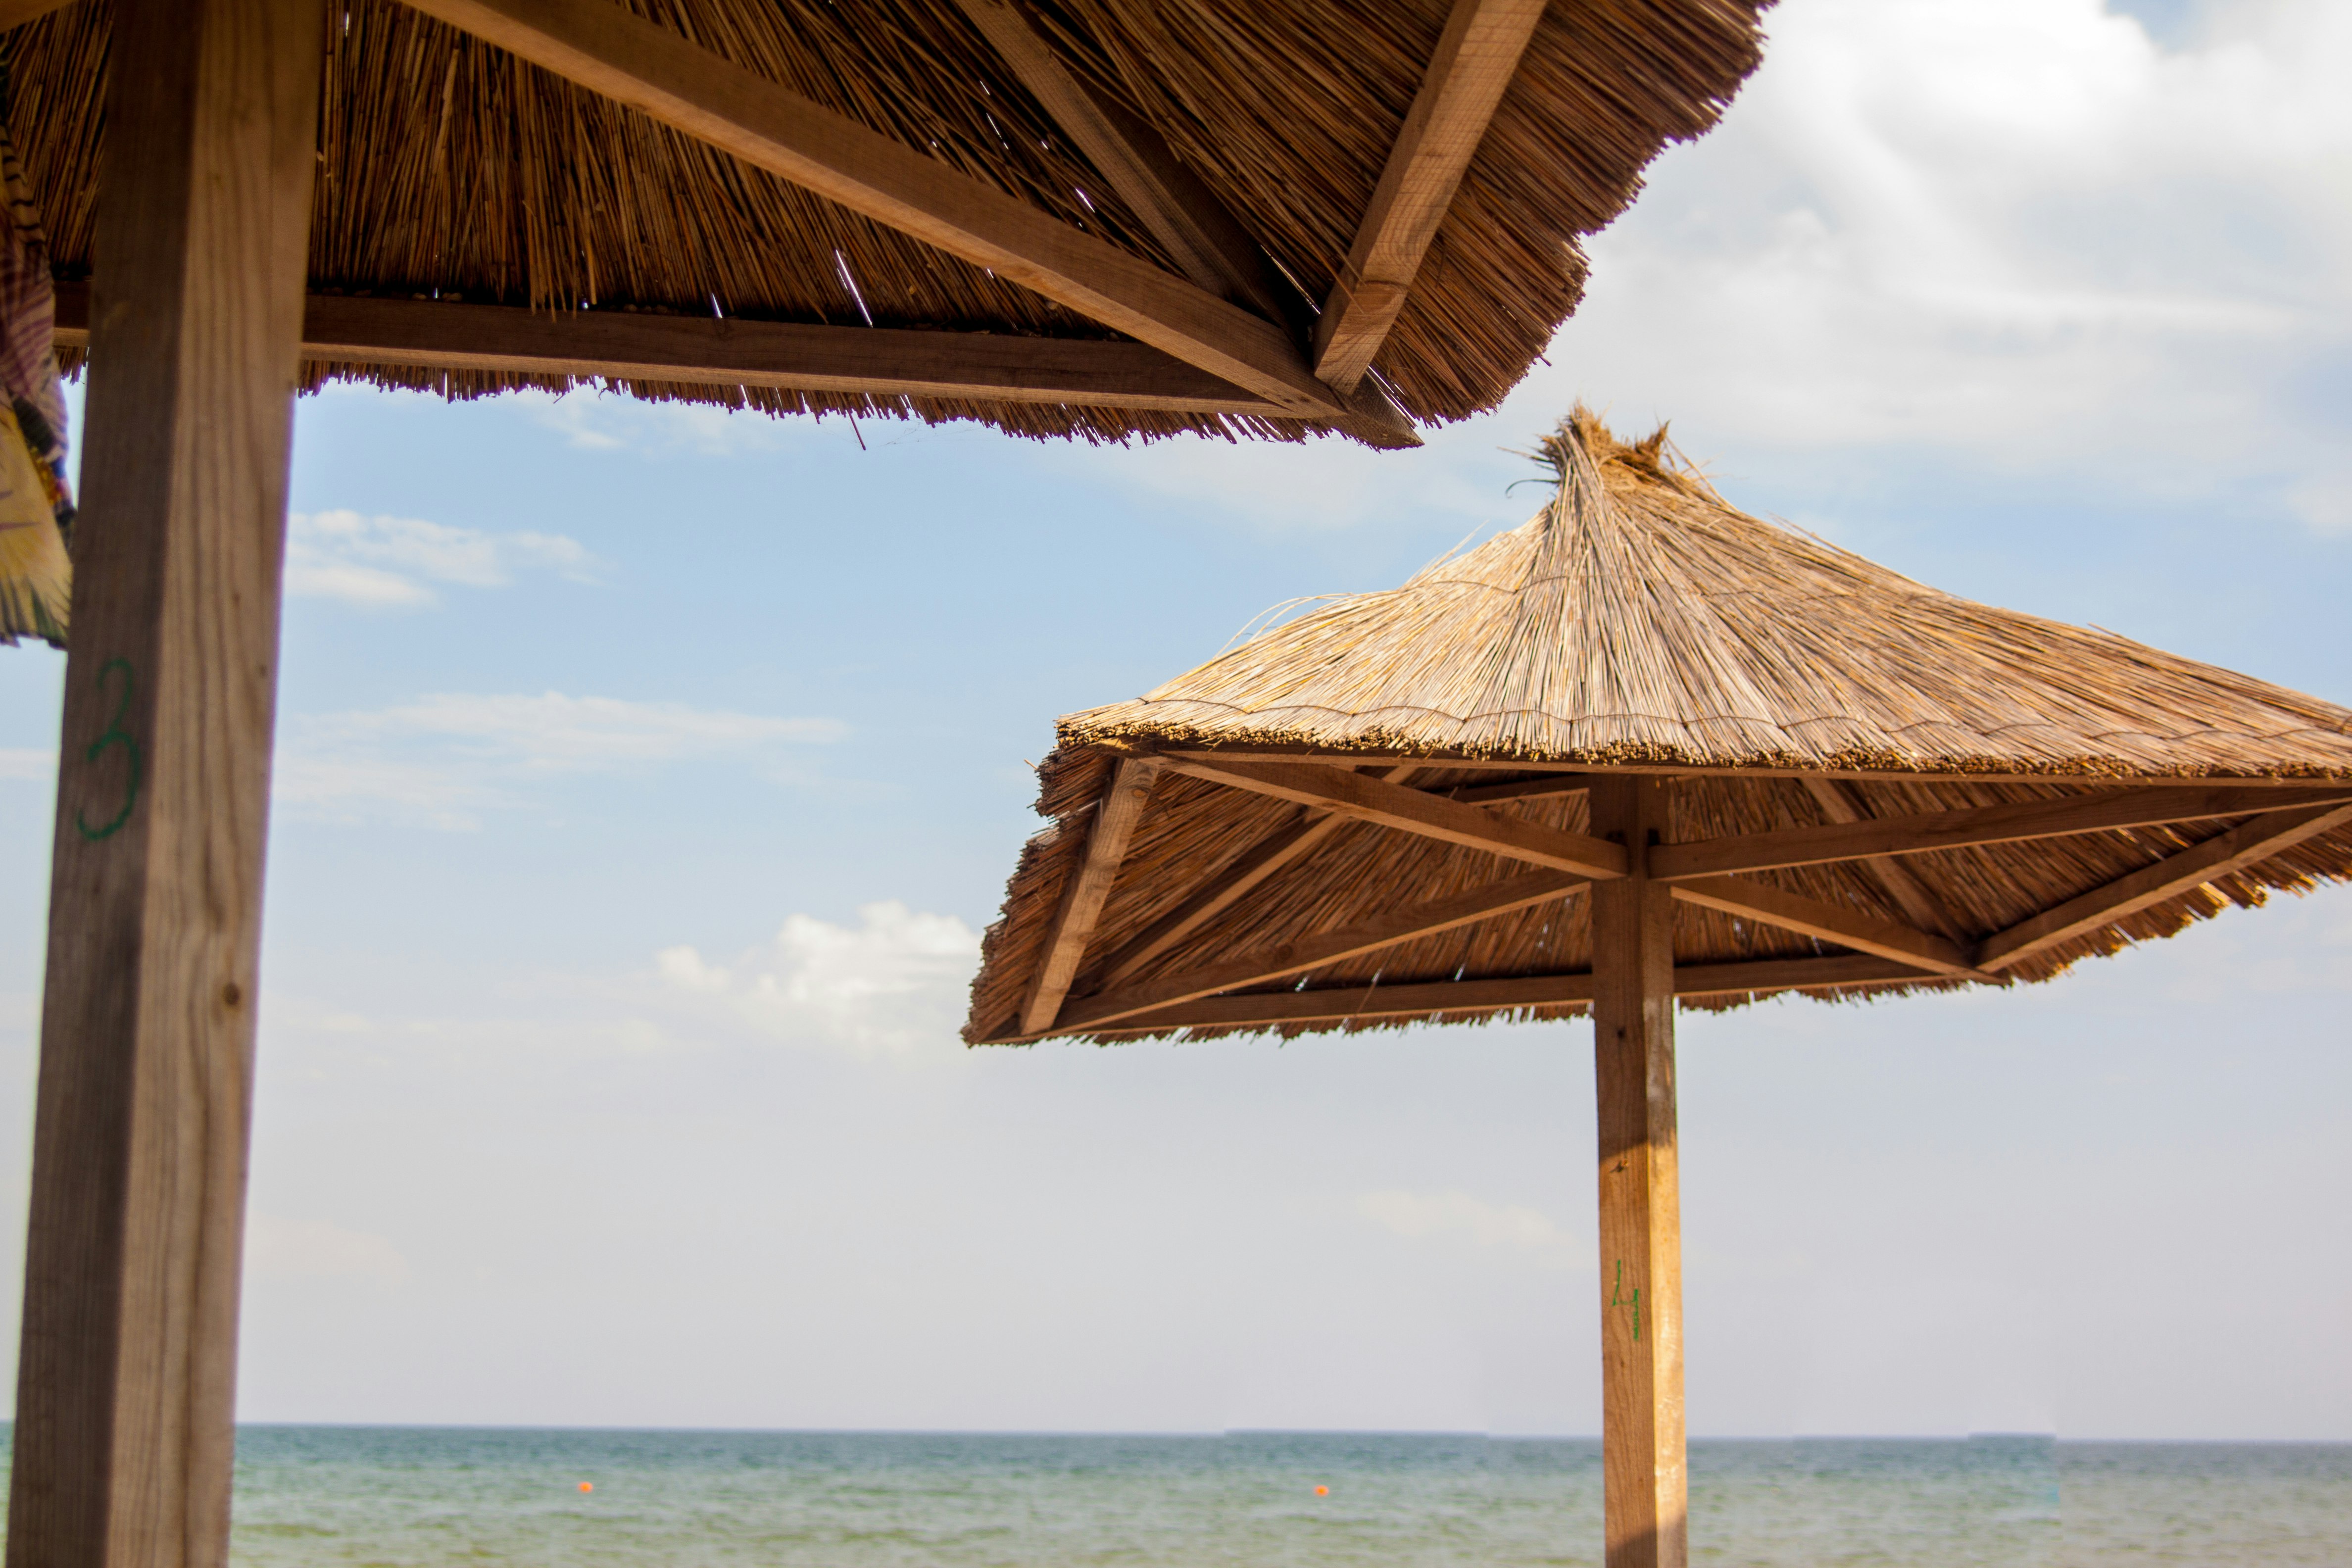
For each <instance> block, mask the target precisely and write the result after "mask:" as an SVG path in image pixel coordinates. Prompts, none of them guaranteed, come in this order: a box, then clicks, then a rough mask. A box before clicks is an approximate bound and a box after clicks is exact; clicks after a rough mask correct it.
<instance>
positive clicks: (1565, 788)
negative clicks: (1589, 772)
mask: <svg viewBox="0 0 2352 1568" xmlns="http://www.w3.org/2000/svg"><path fill="white" fill-rule="evenodd" d="M1591 787H1592V782H1591V780H1590V779H1587V778H1585V777H1584V776H1583V775H1582V774H1580V773H1555V774H1553V775H1552V776H1551V777H1550V778H1548V779H1520V780H1519V781H1517V783H1515V784H1457V785H1456V786H1455V787H1454V788H1453V789H1450V790H1447V791H1446V792H1445V798H1446V799H1448V800H1458V801H1460V802H1462V803H1463V804H1464V805H1492V804H1493V803H1494V802H1496V801H1498V800H1538V799H1547V800H1548V799H1557V798H1558V797H1559V796H1560V795H1583V794H1584V793H1586V792H1587V791H1588V790H1590V789H1591Z"/></svg>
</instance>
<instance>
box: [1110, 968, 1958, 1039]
mask: <svg viewBox="0 0 2352 1568" xmlns="http://www.w3.org/2000/svg"><path fill="white" fill-rule="evenodd" d="M1918 978H1919V972H1918V971H1917V970H1916V969H1914V968H1912V967H1911V966H1910V965H1908V964H1904V963H1892V962H1890V961H1888V960H1886V959H1884V958H1870V957H1866V956H1865V957H1843V958H1780V959H1769V960H1766V961H1762V962H1759V963H1707V964H1693V965H1690V966H1688V967H1685V968H1677V969H1676V970H1675V995H1677V996H1740V995H1750V994H1757V995H1760V994H1766V993H1769V992H1774V991H1793V990H1800V989H1818V988H1824V987H1833V986H1844V985H1883V984H1889V983H1890V982H1891V983H1898V984H1899V983H1900V982H1902V981H1905V980H1916V979H1918ZM1591 1000H1592V976H1591V973H1564V974H1513V975H1504V976H1499V977H1492V978H1487V979H1481V980H1444V981H1434V982H1431V983H1429V984H1412V985H1330V986H1315V987H1312V988H1310V989H1308V990H1305V991H1258V992H1251V993H1248V994H1244V995H1240V996H1204V997H1202V998H1201V999H1200V1000H1199V1001H1197V1002H1186V1003H1183V1004H1181V1005H1178V1006H1174V1007H1168V1008H1162V1009H1160V1010H1159V1011H1157V1012H1152V1013H1147V1014H1145V1015H1143V1016H1140V1017H1138V1018H1133V1019H1130V1020H1129V1026H1132V1027H1135V1028H1139V1029H1145V1028H1149V1029H1180V1028H1203V1029H1230V1028H1246V1027H1249V1026H1265V1027H1268V1028H1272V1027H1276V1026H1280V1025H1284V1024H1314V1023H1333V1022H1344V1021H1347V1020H1349V1019H1363V1020H1368V1021H1369V1020H1374V1019H1381V1018H1421V1017H1433V1016H1438V1015H1441V1014H1443V1015H1444V1016H1447V1017H1449V1018H1462V1017H1466V1016H1472V1015H1475V1014H1480V1013H1497V1012H1507V1011H1511V1010H1514V1009H1517V1008H1521V1007H1561V1006H1572V1005H1578V1004H1580V1003H1589V1002H1591Z"/></svg>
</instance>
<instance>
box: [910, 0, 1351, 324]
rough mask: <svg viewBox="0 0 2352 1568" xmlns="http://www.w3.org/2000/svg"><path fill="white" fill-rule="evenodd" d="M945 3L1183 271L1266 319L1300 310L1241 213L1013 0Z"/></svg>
mask: <svg viewBox="0 0 2352 1568" xmlns="http://www.w3.org/2000/svg"><path fill="white" fill-rule="evenodd" d="M955 3H956V7H957V9H959V10H961V12H962V13H963V14H964V15H965V16H968V17H970V18H971V24H972V26H975V27H977V28H979V29H980V32H981V35H982V37H985V38H986V39H987V40H988V42H989V46H990V47H992V48H993V49H994V50H995V51H996V53H997V56H998V58H1001V59H1003V62H1004V63H1005V65H1006V66H1007V67H1008V68H1010V69H1011V70H1012V72H1013V75H1014V76H1016V77H1018V78H1020V79H1021V85H1022V86H1024V87H1025V88H1027V89H1029V93H1030V96H1031V97H1033V98H1034V99H1035V100H1037V104H1038V107H1039V108H1041V109H1043V110H1045V112H1046V114H1047V115H1048V116H1050V117H1051V118H1052V120H1053V121H1054V124H1055V126H1056V127H1057V128H1058V129H1059V130H1060V131H1061V132H1062V134H1063V135H1065V136H1066V137H1068V138H1069V140H1070V142H1072V143H1073V144H1075V145H1076V148H1077V149H1078V151H1079V152H1081V153H1085V154H1086V157H1087V162H1088V163H1092V164H1093V165H1094V166H1095V168H1096V169H1097V171H1098V172H1100V174H1102V177H1103V179H1104V180H1105V181H1106V182H1108V184H1109V185H1110V188H1111V189H1112V190H1113V191H1115V192H1117V193H1118V197H1119V199H1120V200H1121V201H1123V202H1125V203H1126V204H1127V205H1128V208H1129V210H1130V211H1132V212H1133V213H1134V214H1135V216H1137V217H1138V218H1139V219H1140V220H1141V221H1142V223H1143V226H1145V227H1146V228H1149V229H1150V231H1151V234H1152V237H1153V238H1155V239H1157V240H1159V241H1160V244H1161V245H1163V246H1165V247H1167V249H1168V254H1169V255H1170V256H1171V258H1174V259H1175V262H1176V265H1177V266H1178V267H1179V268H1181V269H1182V270H1183V273H1184V276H1186V277H1187V278H1190V279H1192V281H1193V282H1195V283H1198V284H1199V285H1200V286H1201V287H1202V288H1203V289H1209V290H1211V291H1213V292H1214V293H1218V294H1222V295H1223V296H1224V297H1225V298H1226V299H1228V300H1233V301H1234V303H1235V304H1237V305H1245V306H1248V307H1249V308H1250V309H1252V310H1255V311H1256V312H1257V313H1258V314H1259V315H1261V316H1264V317H1265V318H1266V319H1267V320H1268V321H1284V322H1288V321H1291V320H1292V318H1293V317H1295V316H1298V315H1303V314H1304V313H1305V301H1303V300H1297V298H1296V292H1295V290H1293V289H1291V288H1290V286H1289V285H1288V284H1287V283H1286V282H1285V281H1284V280H1283V279H1282V278H1281V276H1280V275H1279V274H1278V273H1276V271H1275V270H1274V268H1273V267H1272V265H1271V264H1269V263H1268V262H1267V260H1266V258H1265V251H1263V250H1262V249H1260V248H1259V247H1258V243H1257V241H1256V240H1255V239H1253V238H1252V237H1250V233H1249V231H1248V230H1247V229H1245V228H1244V227H1243V226H1242V224H1241V220H1239V219H1238V218H1236V217H1234V215H1233V214H1232V212H1231V211H1229V210H1228V209H1227V208H1226V206H1225V205H1224V203H1223V202H1221V201H1219V200H1218V199H1217V196H1216V194H1215V193H1214V192H1213V191H1211V190H1210V189H1209V187H1208V186H1207V185H1206V184H1203V183H1202V180H1201V178H1200V176H1198V175H1197V174H1193V173H1192V171H1191V170H1190V169H1187V168H1186V167H1184V165H1183V164H1182V163H1180V162H1178V161H1177V158H1176V155H1175V154H1174V153H1172V152H1171V151H1170V150H1169V147H1168V143H1167V142H1165V141H1164V140H1163V139H1162V138H1161V137H1160V133H1159V132H1156V131H1154V130H1152V129H1151V127H1150V126H1149V125H1147V124H1145V123H1144V122H1143V121H1140V120H1139V119H1137V118H1136V117H1135V116H1134V115H1133V114H1131V113H1129V112H1128V110H1126V109H1125V108H1124V107H1122V106H1121V105H1119V104H1117V103H1113V102H1111V101H1109V100H1107V99H1103V98H1098V97H1097V96H1096V95H1095V94H1094V93H1092V92H1090V91H1088V90H1087V87H1086V85H1085V84H1084V83H1082V82H1080V81H1079V80H1078V79H1077V78H1076V76H1073V75H1072V74H1071V73H1070V69H1069V68H1068V67H1066V66H1065V65H1064V64H1063V63H1062V61H1061V58H1060V57H1059V56H1058V55H1057V54H1055V50H1054V46H1053V45H1052V44H1051V43H1050V42H1049V41H1048V40H1047V39H1046V38H1045V36H1044V35H1043V34H1041V33H1040V32H1039V31H1038V29H1037V26H1036V25H1035V24H1034V22H1032V21H1031V20H1030V17H1029V16H1028V15H1027V13H1026V12H1025V11H1024V9H1023V8H1022V7H1021V6H1020V5H1016V4H1014V3H1013V0H955Z"/></svg>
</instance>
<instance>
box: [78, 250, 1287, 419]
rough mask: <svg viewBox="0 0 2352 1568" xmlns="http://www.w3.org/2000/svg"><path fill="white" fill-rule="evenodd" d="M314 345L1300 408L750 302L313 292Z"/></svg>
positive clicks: (1204, 378)
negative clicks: (651, 307) (593, 305)
mask: <svg viewBox="0 0 2352 1568" xmlns="http://www.w3.org/2000/svg"><path fill="white" fill-rule="evenodd" d="M57 293H58V331H57V341H58V345H59V346H60V347H65V348H79V347H82V346H85V345H86V344H87V343H88V342H89V285H88V284H84V283H73V282H67V283H60V284H58V290H57ZM302 357H303V358H304V359H306V360H321V361H338V362H344V363H353V364H374V365H413V366H419V367H422V368H425V369H428V370H481V371H513V372H519V373H521V374H532V375H570V376H606V377H611V378H614V379H615V380H624V381H677V382H687V383H691V384H700V385H715V386H779V387H786V388H790V389H792V390H793V391H796V392H845V393H865V394H869V395H877V396H884V397H896V396H901V395H904V396H908V397H954V398H973V399H977V400H981V401H985V402H992V403H1049V404H1071V405H1082V406H1097V407H1112V408H1152V409H1164V410H1167V411H1170V412H1172V413H1179V414H1255V415H1260V416H1267V417H1274V418H1283V417H1287V415H1286V412H1285V411H1284V410H1282V409H1280V408H1277V407H1276V406H1275V405H1273V404H1270V403H1268V402H1266V401H1265V399H1263V398H1259V397H1253V396H1252V395H1249V394H1248V393H1245V392H1244V391H1243V390H1242V389H1241V388H1239V387H1237V386H1234V385H1232V384H1229V383H1226V382H1223V381H1220V380H1218V379H1217V378H1216V377H1215V376H1213V375H1211V374H1209V373H1208V372H1206V371H1204V370H1199V369H1196V368H1194V367H1193V366H1192V365H1189V364H1186V363H1184V362H1183V361H1182V360H1180V359H1176V358H1173V357H1171V356H1170V355H1168V354H1164V353H1160V351H1159V350H1158V349H1155V348H1153V347H1151V346H1150V344H1149V343H1134V342H1097V341H1090V340H1086V339H1076V338H1024V337H1013V336H1011V335H999V334H995V333H990V332H928V331H899V330H896V329H892V328H887V327H882V328H876V327H821V326H807V325H803V324H801V323H798V322H790V321H745V320H743V319H742V318H740V317H728V318H725V319H723V320H721V319H714V318H712V317H709V316H665V315H656V314H654V313H652V312H649V311H631V310H556V311H547V310H520V309H518V308H516V307H513V306H508V305H469V304H453V303H447V302H444V301H440V300H398V299H375V298H363V297H360V296H356V295H347V294H313V295H311V296H310V301H309V304H308V307H307V308H306V310H304V312H303V321H302Z"/></svg>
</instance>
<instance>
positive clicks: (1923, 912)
mask: <svg viewBox="0 0 2352 1568" xmlns="http://www.w3.org/2000/svg"><path fill="white" fill-rule="evenodd" d="M1804 784H1805V792H1806V793H1807V794H1808V795H1811V796H1812V797H1813V804H1814V805H1818V806H1820V807H1821V809H1822V816H1826V817H1828V818H1829V819H1830V821H1832V822H1833V823H1844V822H1867V821H1869V820H1870V818H1871V816H1872V813H1871V810H1870V806H1869V805H1868V804H1867V803H1866V802H1865V801H1864V799H1863V798H1862V792H1861V791H1860V790H1858V789H1856V788H1854V786H1853V785H1852V784H1847V783H1846V782H1845V781H1844V780H1843V779H1819V778H1816V779H1807V780H1805V781H1804ZM1863 864H1864V865H1865V866H1867V867H1868V868H1870V875H1871V876H1872V877H1874V878H1875V879H1877V882H1878V885H1879V886H1880V887H1882V888H1884V889H1886V896H1887V897H1889V898H1891V899H1893V900H1895V907H1896V908H1898V909H1900V910H1902V911H1903V917H1904V919H1906V920H1907V921H1910V922H1911V923H1912V924H1913V925H1915V926H1917V927H1918V928H1919V929H1920V930H1921V931H1933V932H1934V933H1935V934H1936V935H1937V936H1942V937H1949V938H1951V939H1952V940H1953V941H1954V942H1959V941H1961V940H1963V939H1965V938H1966V937H1967V936H1968V934H1969V933H1968V931H1967V930H1966V929H1965V928H1963V927H1962V926H1961V924H1960V922H1959V921H1957V920H1955V919H1953V918H1952V913H1951V911H1950V910H1948V909H1946V908H1945V907H1944V900H1941V899H1939V898H1937V896H1936V894H1935V891H1934V889H1930V888H1929V887H1928V886H1927V883H1925V882H1923V881H1921V880H1920V879H1919V876H1918V873H1917V872H1916V871H1914V870H1912V869H1911V868H1910V867H1908V866H1906V865H1905V864H1904V863H1903V862H1902V861H1901V860H1898V859H1896V858H1895V857H1893V856H1891V855H1875V856H1872V857H1871V858H1868V859H1866V860H1864V862H1863Z"/></svg>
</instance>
